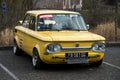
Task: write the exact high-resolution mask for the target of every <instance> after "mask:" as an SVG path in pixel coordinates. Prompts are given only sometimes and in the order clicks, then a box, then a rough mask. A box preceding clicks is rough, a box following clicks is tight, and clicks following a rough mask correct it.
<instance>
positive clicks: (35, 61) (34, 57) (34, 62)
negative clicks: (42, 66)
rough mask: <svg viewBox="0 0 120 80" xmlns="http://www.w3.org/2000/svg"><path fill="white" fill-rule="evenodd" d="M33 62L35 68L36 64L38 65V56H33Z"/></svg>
mask: <svg viewBox="0 0 120 80" xmlns="http://www.w3.org/2000/svg"><path fill="white" fill-rule="evenodd" d="M32 62H33V66H36V64H37V56H36V55H33V58H32Z"/></svg>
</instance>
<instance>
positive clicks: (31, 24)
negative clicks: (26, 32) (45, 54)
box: [29, 16, 36, 30]
mask: <svg viewBox="0 0 120 80" xmlns="http://www.w3.org/2000/svg"><path fill="white" fill-rule="evenodd" d="M35 22H36V17H35V16H31V17H30V23H29V24H30V25H29V29H32V30H35Z"/></svg>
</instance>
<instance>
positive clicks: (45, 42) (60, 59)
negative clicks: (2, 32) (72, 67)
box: [13, 10, 105, 69]
mask: <svg viewBox="0 0 120 80" xmlns="http://www.w3.org/2000/svg"><path fill="white" fill-rule="evenodd" d="M20 23H21V25H19V26H15V32H14V33H15V36H14V47H13V52H14V54H15V55H20V54H21V50H22V51H24V52H25V53H27V54H28V55H30V56H31V57H32V65H33V67H34V68H36V69H37V68H39V67H42V66H43V65H44V64H84V63H85V64H90V65H92V66H96V67H98V66H100V65H101V64H102V61H103V57H104V51H105V38H104V37H102V36H100V35H97V34H94V33H91V32H89V31H88V27H87V26H86V24H85V22H84V20H83V17H82V15H81V14H80V13H78V12H72V11H64V10H32V11H27V13H26V14H25V18H24V19H23V21H20Z"/></svg>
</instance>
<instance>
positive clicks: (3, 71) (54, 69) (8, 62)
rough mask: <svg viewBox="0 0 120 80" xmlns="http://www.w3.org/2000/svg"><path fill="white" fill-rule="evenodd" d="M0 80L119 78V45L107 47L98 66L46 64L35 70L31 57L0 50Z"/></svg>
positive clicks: (99, 79) (116, 79)
mask: <svg viewBox="0 0 120 80" xmlns="http://www.w3.org/2000/svg"><path fill="white" fill-rule="evenodd" d="M0 80H120V47H109V48H107V50H106V52H105V57H104V62H103V64H102V65H101V66H100V67H99V68H95V67H90V66H88V65H52V66H51V65H47V66H46V67H45V68H44V69H40V70H35V69H34V68H33V67H32V64H31V57H29V56H27V55H22V56H15V55H14V54H13V52H12V50H11V49H9V50H0Z"/></svg>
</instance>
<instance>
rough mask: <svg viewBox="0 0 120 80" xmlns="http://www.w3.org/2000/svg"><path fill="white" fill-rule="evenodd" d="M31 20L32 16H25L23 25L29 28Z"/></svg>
mask: <svg viewBox="0 0 120 80" xmlns="http://www.w3.org/2000/svg"><path fill="white" fill-rule="evenodd" d="M29 20H30V15H29V14H27V15H26V16H25V18H24V20H23V23H22V25H23V27H28V26H29Z"/></svg>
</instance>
